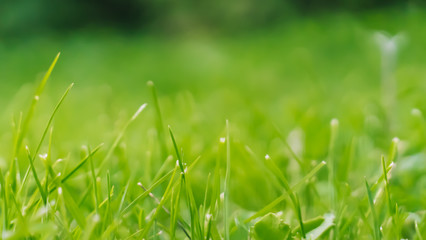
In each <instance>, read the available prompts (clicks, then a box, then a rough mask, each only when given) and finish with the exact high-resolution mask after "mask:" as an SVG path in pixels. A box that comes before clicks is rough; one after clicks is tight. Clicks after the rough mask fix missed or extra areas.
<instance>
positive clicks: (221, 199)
mask: <svg viewBox="0 0 426 240" xmlns="http://www.w3.org/2000/svg"><path fill="white" fill-rule="evenodd" d="M224 199H225V193H224V192H223V193H220V201H223V200H224Z"/></svg>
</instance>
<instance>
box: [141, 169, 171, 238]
mask: <svg viewBox="0 0 426 240" xmlns="http://www.w3.org/2000/svg"><path fill="white" fill-rule="evenodd" d="M176 170H177V166H175V168H174V169H173V173H172V177H171V178H170V181H169V184H168V185H167V187H166V191H165V192H164V194H163V197H162V198H161V201H160V203H159V204H158V206H157V208H156V209H155V213H154V215H153V216H152V217H151V219H150V220H149V222H148V223H147V224H146V226H145V229H144V231H143V232H142V234H141V236H140V238H141V239H144V238H145V236H146V235H147V234H148V232H149V230H150V228H151V226H152V224H153V223H154V221H155V220H156V218H157V216H158V214H159V212H160V209H161V208H162V207H163V206H164V204H165V203H166V201H167V200H168V198H169V195H170V193H171V187H172V184H173V180H174V177H175V174H176Z"/></svg>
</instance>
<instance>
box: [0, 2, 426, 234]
mask: <svg viewBox="0 0 426 240" xmlns="http://www.w3.org/2000/svg"><path fill="white" fill-rule="evenodd" d="M425 17H426V12H425V11H423V10H418V9H410V8H408V9H404V10H401V11H399V10H398V11H397V10H392V9H389V10H386V11H385V12H380V13H376V12H369V13H364V14H362V15H359V16H356V17H354V16H351V15H347V14H330V15H321V16H315V17H310V18H306V19H303V20H300V19H299V20H298V21H296V20H295V21H290V22H287V23H283V24H282V25H276V26H272V27H270V28H269V29H264V30H257V31H253V32H250V33H239V34H234V35H230V36H226V37H225V36H223V35H219V34H218V35H214V34H211V33H210V34H208V33H205V32H196V31H194V32H192V33H188V34H187V35H183V36H179V37H177V36H164V35H163V36H158V35H149V34H146V35H131V36H123V35H117V34H114V33H111V32H96V33H88V32H83V33H79V34H76V35H70V36H61V37H59V36H44V37H38V38H30V39H25V40H19V41H12V40H4V41H2V42H0V60H1V64H0V79H1V82H0V106H1V110H0V111H1V115H0V139H1V144H0V167H1V174H0V185H1V201H0V204H1V206H0V212H1V222H2V224H1V229H2V238H4V239H97V238H103V239H175V238H176V239H185V238H188V239H189V238H190V239H210V238H211V239H247V238H249V237H250V238H251V239H301V238H306V239H401V238H406V239H425V238H426V156H425V154H426V152H425V150H426V148H425V143H426V138H425V137H426V135H425V134H426V129H425V127H426V122H425V119H424V116H423V112H425V111H426V105H425V103H426V94H424V93H425V92H426V81H425V77H426V67H425V66H426V54H424V50H423V49H424V43H425V42H426V25H424V24H420V23H421V22H422V19H425ZM378 30H385V31H387V32H389V33H390V34H392V35H394V34H397V33H399V32H402V34H403V36H404V41H401V44H399V45H398V51H399V52H398V56H397V64H396V65H395V66H394V67H393V68H391V69H388V73H390V74H391V75H392V76H394V77H395V81H396V91H395V94H394V95H392V94H391V98H392V99H391V101H389V102H386V100H383V98H384V95H386V94H388V92H387V91H388V90H386V89H387V87H386V84H383V83H381V81H382V80H381V78H382V77H383V73H382V67H381V57H380V56H381V53H380V50H379V47H378V46H377V44H376V43H375V41H374V37H373V36H374V34H375V33H377V31H378ZM59 51H60V52H61V54H60V56H59V59H58V61H57V62H56V65H55V64H54V63H55V61H54V58H55V56H56V54H57V52H59ZM52 61H53V62H54V63H53V64H52ZM51 64H52V65H51ZM53 65H54V68H53ZM49 66H51V68H50V70H52V71H51V74H50V70H48V69H49ZM384 74H385V75H386V72H385V73H384ZM72 83H74V85H72ZM384 101H385V102H384Z"/></svg>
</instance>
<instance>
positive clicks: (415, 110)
mask: <svg viewBox="0 0 426 240" xmlns="http://www.w3.org/2000/svg"><path fill="white" fill-rule="evenodd" d="M411 115H413V116H416V117H421V116H422V115H423V114H422V111H420V109H418V108H413V109H411Z"/></svg>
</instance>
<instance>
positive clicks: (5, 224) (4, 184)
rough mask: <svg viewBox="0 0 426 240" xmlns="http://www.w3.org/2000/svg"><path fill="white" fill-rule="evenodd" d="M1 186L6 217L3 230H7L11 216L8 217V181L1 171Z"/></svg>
mask: <svg viewBox="0 0 426 240" xmlns="http://www.w3.org/2000/svg"><path fill="white" fill-rule="evenodd" d="M0 184H1V196H2V199H3V207H4V209H3V217H4V221H3V228H4V229H5V230H8V229H9V215H8V211H9V204H8V198H7V193H6V191H7V190H6V189H7V187H6V181H5V178H4V176H3V172H2V171H1V169H0Z"/></svg>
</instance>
